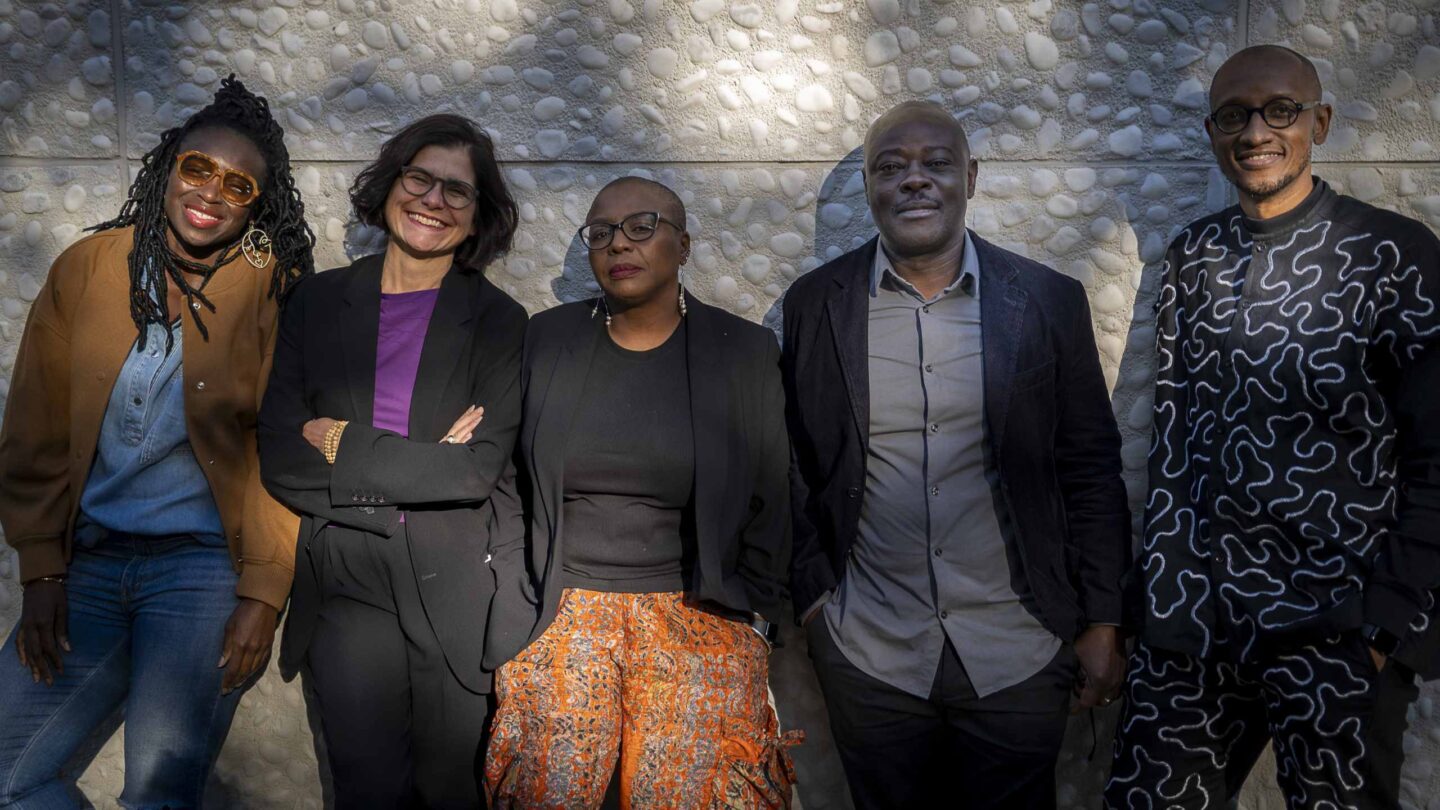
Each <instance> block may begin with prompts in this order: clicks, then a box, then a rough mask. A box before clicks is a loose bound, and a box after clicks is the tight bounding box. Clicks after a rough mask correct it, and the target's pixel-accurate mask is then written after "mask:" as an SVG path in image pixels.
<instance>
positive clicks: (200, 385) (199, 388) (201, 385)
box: [195, 380, 205, 391]
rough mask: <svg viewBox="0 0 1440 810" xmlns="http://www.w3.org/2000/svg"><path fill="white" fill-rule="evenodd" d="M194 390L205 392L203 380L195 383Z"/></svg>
mask: <svg viewBox="0 0 1440 810" xmlns="http://www.w3.org/2000/svg"><path fill="white" fill-rule="evenodd" d="M195 390H196V391H204V390H205V381H204V380H201V381H200V382H197V383H195Z"/></svg>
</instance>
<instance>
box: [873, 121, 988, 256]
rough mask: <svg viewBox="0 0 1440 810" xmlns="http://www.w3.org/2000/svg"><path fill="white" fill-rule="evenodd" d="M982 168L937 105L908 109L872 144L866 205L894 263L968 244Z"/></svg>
mask: <svg viewBox="0 0 1440 810" xmlns="http://www.w3.org/2000/svg"><path fill="white" fill-rule="evenodd" d="M978 169H979V166H978V164H977V163H976V162H975V161H974V160H973V159H972V158H971V157H970V149H969V144H968V143H967V142H966V140H965V133H964V130H962V129H961V128H960V125H959V123H957V122H956V121H955V120H954V119H952V118H951V117H950V116H949V114H948V113H946V112H944V111H943V110H941V109H939V108H934V107H932V106H931V105H902V106H901V107H898V108H896V109H894V110H891V111H890V112H888V113H886V114H885V115H883V116H881V117H880V118H879V119H878V120H877V121H876V122H875V124H874V125H873V126H872V127H871V129H870V133H869V136H868V137H867V138H866V139H865V197H866V199H867V200H868V201H869V203H870V213H871V214H872V215H873V216H874V218H875V225H876V227H877V228H879V230H880V237H881V239H882V240H883V241H884V242H885V247H886V249H887V250H888V251H889V252H890V253H891V255H893V256H896V257H904V258H923V257H926V256H934V255H939V254H941V253H944V252H945V251H946V250H949V249H954V248H957V247H958V246H959V245H960V244H961V243H963V242H964V239H965V206H966V201H967V200H969V199H970V198H971V197H972V196H974V194H975V175H976V173H977V171H978Z"/></svg>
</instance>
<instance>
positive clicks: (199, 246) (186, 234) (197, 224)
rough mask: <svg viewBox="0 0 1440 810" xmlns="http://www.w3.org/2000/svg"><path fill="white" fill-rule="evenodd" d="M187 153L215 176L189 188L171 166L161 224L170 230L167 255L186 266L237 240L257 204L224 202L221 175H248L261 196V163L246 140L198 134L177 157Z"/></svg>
mask: <svg viewBox="0 0 1440 810" xmlns="http://www.w3.org/2000/svg"><path fill="white" fill-rule="evenodd" d="M191 150H194V151H197V152H204V153H205V154H206V155H209V156H210V157H211V158H212V159H214V161H215V162H216V164H217V165H218V167H219V171H217V172H216V173H215V175H214V176H213V177H211V178H210V180H209V181H208V182H206V183H203V184H201V185H198V186H192V185H190V184H188V183H186V182H185V181H184V180H181V179H180V174H179V172H177V171H176V170H175V167H174V166H171V167H170V179H169V181H168V182H167V183H166V186H165V218H166V219H167V220H168V221H169V224H170V247H171V249H173V250H174V251H175V252H176V253H177V254H178V255H180V256H182V257H184V258H187V259H189V260H190V261H194V262H206V261H208V260H210V259H211V258H212V257H213V256H214V255H215V253H216V252H217V251H220V250H223V249H224V248H226V247H229V246H230V245H231V244H234V242H235V240H236V239H239V238H240V236H241V234H243V233H244V231H245V227H246V225H248V224H249V222H250V212H251V210H252V209H253V208H254V207H255V204H256V203H255V202H252V203H250V205H248V206H239V205H234V204H233V203H230V202H229V201H227V200H226V199H225V198H224V196H223V195H222V194H221V182H222V178H223V176H224V173H225V170H226V169H236V170H239V171H242V172H244V173H246V174H248V175H250V176H251V177H253V178H254V179H255V182H256V183H258V184H259V185H260V192H261V194H264V192H265V188H264V184H265V175H266V171H265V159H264V158H263V157H262V156H261V155H260V149H259V148H258V147H256V146H255V144H254V143H252V142H251V141H250V139H249V138H247V137H245V136H244V135H241V134H239V133H237V132H235V131H233V130H229V129H223V128H213V127H212V128H208V129H201V130H196V131H195V132H192V133H190V134H189V135H187V136H186V137H185V139H184V140H183V141H181V143H180V148H179V152H178V153H177V154H184V153H185V152H188V151H191ZM256 202H258V198H257V200H256Z"/></svg>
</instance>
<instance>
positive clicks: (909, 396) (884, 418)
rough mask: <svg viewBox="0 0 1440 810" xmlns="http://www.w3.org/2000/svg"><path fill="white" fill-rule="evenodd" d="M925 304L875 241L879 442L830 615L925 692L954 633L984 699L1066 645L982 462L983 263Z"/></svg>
mask: <svg viewBox="0 0 1440 810" xmlns="http://www.w3.org/2000/svg"><path fill="white" fill-rule="evenodd" d="M964 251H965V252H964V258H963V259H962V261H961V265H960V274H959V275H958V276H957V277H956V279H955V281H954V282H952V283H951V284H950V286H949V287H946V288H945V289H944V290H943V291H941V292H940V293H939V294H938V295H936V296H935V297H934V298H932V299H929V300H926V299H924V298H923V297H922V296H921V295H920V293H919V292H918V291H917V290H916V289H915V288H914V287H913V286H912V285H911V284H910V283H909V282H907V281H905V280H904V279H902V278H900V276H899V275H898V274H896V273H895V270H894V268H893V267H892V265H891V263H890V259H889V257H888V256H886V255H885V250H884V248H883V246H877V249H876V251H875V265H874V269H873V271H872V274H871V282H870V317H869V373H870V445H869V455H868V458H867V459H866V465H865V496H864V500H863V501H862V503H861V507H860V526H859V534H858V536H857V537H856V539H855V543H854V545H853V547H852V553H851V555H850V559H849V561H848V562H847V564H846V570H845V576H844V577H843V578H842V579H841V582H840V587H839V589H838V590H837V592H836V593H835V595H834V597H833V598H831V600H830V601H829V602H828V603H827V604H826V605H825V608H824V618H825V621H826V622H827V624H828V626H829V629H830V632H831V635H832V636H833V637H834V639H835V642H836V645H837V646H838V647H839V648H840V650H841V651H842V652H844V654H845V657H846V658H847V659H849V661H850V662H851V663H852V664H854V665H855V666H856V667H858V668H859V669H860V670H861V671H863V672H865V673H866V674H868V675H870V676H872V677H874V678H877V679H879V680H881V681H883V682H885V683H887V684H890V685H891V686H894V687H895V688H897V689H900V690H903V691H905V692H908V693H910V694H913V695H916V696H918V697H929V696H930V692H931V688H932V686H933V684H934V681H935V673H936V670H937V668H938V667H939V664H940V657H941V655H942V654H943V653H944V649H945V639H946V638H947V637H948V638H949V639H950V642H951V643H952V644H953V645H954V646H955V650H956V651H957V652H958V653H959V655H960V661H961V663H962V664H963V665H964V666H965V671H966V673H967V674H968V675H969V676H970V680H971V682H972V683H973V684H974V687H975V692H976V694H977V695H979V696H981V697H984V696H985V695H989V694H993V693H995V692H998V691H1000V690H1001V689H1004V688H1005V687H1007V686H1012V685H1014V684H1017V683H1019V682H1021V681H1023V680H1025V679H1026V678H1029V677H1030V676H1032V675H1034V674H1035V673H1037V672H1039V671H1040V670H1041V669H1043V668H1044V667H1045V665H1046V664H1048V663H1049V662H1050V660H1051V659H1052V658H1054V656H1055V653H1056V651H1058V650H1059V648H1060V639H1059V638H1057V637H1056V636H1055V635H1054V634H1052V633H1051V632H1050V631H1048V630H1046V629H1045V628H1044V627H1043V626H1042V625H1041V624H1040V622H1039V621H1038V620H1037V619H1036V618H1035V617H1034V616H1033V615H1032V614H1031V612H1030V611H1028V610H1027V609H1026V607H1025V604H1026V603H1027V602H1031V603H1032V604H1033V602H1032V601H1031V600H1030V595H1029V591H1028V589H1027V587H1026V585H1025V583H1024V579H1023V577H1021V576H1019V575H1018V567H1017V566H1015V565H1012V564H1011V561H1010V559H1009V555H1008V553H1007V549H1006V546H1005V541H1004V539H1003V536H1002V534H1001V530H1000V521H1001V519H1002V516H1001V515H1000V514H998V513H997V510H998V508H999V507H998V504H997V501H996V498H995V491H996V488H997V484H998V478H997V476H996V474H995V472H994V466H993V464H990V463H989V461H988V459H987V457H986V456H987V451H986V441H985V410H984V402H985V369H984V355H983V353H982V349H981V339H980V272H981V268H980V263H979V260H978V259H977V257H976V255H975V250H974V245H973V244H972V242H971V240H970V235H969V233H968V232H967V233H966V235H965V248H964Z"/></svg>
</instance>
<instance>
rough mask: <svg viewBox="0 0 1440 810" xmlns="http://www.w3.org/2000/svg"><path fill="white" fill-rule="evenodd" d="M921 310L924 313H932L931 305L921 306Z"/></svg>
mask: <svg viewBox="0 0 1440 810" xmlns="http://www.w3.org/2000/svg"><path fill="white" fill-rule="evenodd" d="M920 311H921V312H923V313H925V314H926V315H929V314H930V307H928V306H925V307H921V308H920Z"/></svg>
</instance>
